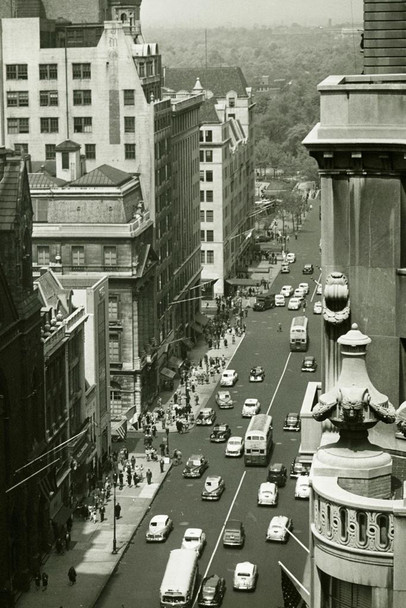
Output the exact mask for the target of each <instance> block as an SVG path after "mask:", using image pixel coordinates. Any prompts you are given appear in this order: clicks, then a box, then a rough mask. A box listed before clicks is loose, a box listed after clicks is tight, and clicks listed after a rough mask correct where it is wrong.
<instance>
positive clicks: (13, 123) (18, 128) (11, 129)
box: [7, 118, 30, 133]
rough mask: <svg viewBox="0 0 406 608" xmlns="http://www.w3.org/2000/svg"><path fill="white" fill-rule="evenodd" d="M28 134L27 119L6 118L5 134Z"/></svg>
mask: <svg viewBox="0 0 406 608" xmlns="http://www.w3.org/2000/svg"><path fill="white" fill-rule="evenodd" d="M29 132H30V129H29V118H7V133H29Z"/></svg>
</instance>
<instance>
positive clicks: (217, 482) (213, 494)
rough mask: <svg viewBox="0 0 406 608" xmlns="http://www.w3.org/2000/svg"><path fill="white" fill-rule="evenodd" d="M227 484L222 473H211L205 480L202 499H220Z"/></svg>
mask: <svg viewBox="0 0 406 608" xmlns="http://www.w3.org/2000/svg"><path fill="white" fill-rule="evenodd" d="M225 489H226V484H225V483H224V479H223V478H222V477H221V476H220V475H209V476H208V477H207V478H206V481H205V482H204V488H203V490H202V500H220V497H221V495H222V493H223V492H224V490H225Z"/></svg>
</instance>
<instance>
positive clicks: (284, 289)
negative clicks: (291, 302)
mask: <svg viewBox="0 0 406 608" xmlns="http://www.w3.org/2000/svg"><path fill="white" fill-rule="evenodd" d="M292 293H293V287H292V285H284V286H283V287H282V289H281V294H282V295H283V296H285V298H290V296H291V295H292Z"/></svg>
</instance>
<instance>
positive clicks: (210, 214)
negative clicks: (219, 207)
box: [206, 210, 214, 222]
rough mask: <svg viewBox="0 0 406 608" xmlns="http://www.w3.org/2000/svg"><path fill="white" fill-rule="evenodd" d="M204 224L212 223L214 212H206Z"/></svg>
mask: <svg viewBox="0 0 406 608" xmlns="http://www.w3.org/2000/svg"><path fill="white" fill-rule="evenodd" d="M206 222H214V211H213V210H211V211H210V210H209V211H206Z"/></svg>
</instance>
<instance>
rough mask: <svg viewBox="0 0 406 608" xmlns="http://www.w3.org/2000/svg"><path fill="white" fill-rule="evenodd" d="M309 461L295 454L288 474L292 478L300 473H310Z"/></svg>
mask: <svg viewBox="0 0 406 608" xmlns="http://www.w3.org/2000/svg"><path fill="white" fill-rule="evenodd" d="M310 468H311V463H310V462H309V461H308V460H304V459H303V457H302V456H296V458H294V459H293V461H292V464H291V465H290V475H289V477H291V478H292V479H294V478H297V477H299V475H302V473H305V474H306V473H307V474H309V473H310Z"/></svg>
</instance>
